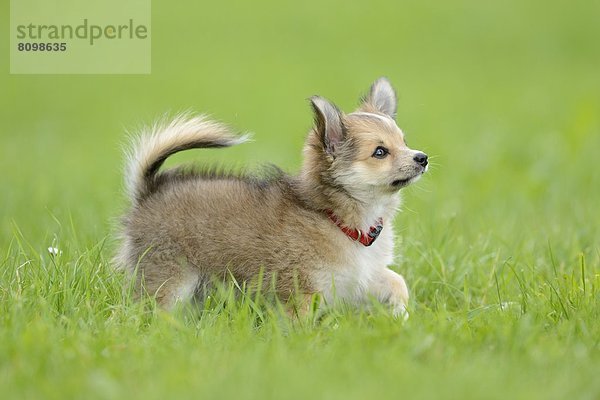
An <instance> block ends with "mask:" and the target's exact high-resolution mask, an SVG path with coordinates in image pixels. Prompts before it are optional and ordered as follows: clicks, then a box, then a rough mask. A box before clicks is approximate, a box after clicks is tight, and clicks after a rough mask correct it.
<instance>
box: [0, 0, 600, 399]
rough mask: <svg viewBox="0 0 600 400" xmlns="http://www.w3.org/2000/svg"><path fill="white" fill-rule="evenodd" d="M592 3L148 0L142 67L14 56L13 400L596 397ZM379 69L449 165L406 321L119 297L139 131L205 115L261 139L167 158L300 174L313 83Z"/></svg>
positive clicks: (419, 200)
mask: <svg viewBox="0 0 600 400" xmlns="http://www.w3.org/2000/svg"><path fill="white" fill-rule="evenodd" d="M4 7H5V8H6V5H5V6H4ZM6 11H8V10H6ZM8 14H9V13H8V12H5V13H2V17H1V19H0V25H2V26H3V27H4V28H5V29H3V32H5V34H6V33H7V32H8V29H7V25H8ZM598 15H600V4H599V3H598V2H589V1H574V2H570V3H564V4H563V3H559V2H544V1H529V2H521V1H505V2H501V3H500V2H496V3H491V2H476V1H468V0H463V1H455V2H444V3H439V4H438V3H436V4H429V3H423V2H417V1H413V2H401V3H400V2H384V1H375V2H371V3H369V4H368V5H367V4H361V5H359V4H355V5H352V4H348V2H339V3H337V4H333V3H331V4H324V3H323V2H316V1H307V2H298V4H294V5H293V6H292V5H284V4H283V3H281V4H280V3H277V2H272V3H270V4H264V5H261V6H258V5H256V4H254V3H249V2H246V3H240V4H229V3H227V4H225V3H223V4H216V3H214V2H213V4H204V5H196V4H195V3H192V2H189V4H185V5H184V4H179V3H177V4H176V3H172V4H161V3H159V2H157V1H155V2H154V4H153V21H152V34H153V53H152V54H153V65H152V74H151V75H148V76H18V75H8V62H4V63H2V65H1V66H0V68H1V72H2V74H1V75H0V88H1V90H2V94H3V95H2V96H0V167H1V169H2V171H3V172H2V174H1V175H0V188H2V194H1V195H0V210H1V211H0V388H1V389H0V397H2V398H15V399H17V398H18V399H21V398H49V399H50V398H57V399H58V398H60V399H64V398H156V399H159V398H167V397H168V396H171V397H173V398H179V397H181V398H283V397H286V398H299V399H300V398H302V399H304V398H312V397H323V398H357V399H359V398H375V399H376V398H383V397H386V398H522V399H531V398H539V399H564V398H577V399H596V398H599V397H600V381H599V380H598V378H597V375H598V373H599V372H600V344H599V341H600V315H599V314H600V301H599V300H600V217H599V215H600V213H599V212H598V204H600V169H599V168H598V166H597V162H596V160H597V155H598V149H600V74H599V73H598V68H599V67H600V48H599V47H598V38H599V37H600V24H598V23H597V19H598ZM7 45H8V40H4V41H2V42H0V50H1V54H5V55H8V48H7ZM380 75H386V76H388V77H389V78H390V79H391V80H392V82H393V83H394V84H395V86H396V87H397V89H398V92H399V97H400V107H399V113H398V121H399V124H400V126H401V127H403V129H404V130H405V131H406V133H407V137H408V141H409V144H410V145H411V147H413V148H418V149H422V150H424V151H426V152H427V153H428V154H430V155H431V156H433V157H432V161H433V164H434V165H433V167H432V169H431V171H430V173H429V174H428V175H427V176H426V177H425V178H424V179H423V180H422V181H421V182H419V183H418V184H417V185H416V186H414V187H412V188H409V189H407V190H406V191H405V201H404V204H405V206H404V211H403V212H402V213H401V214H400V215H399V216H398V218H397V220H396V230H397V232H398V234H399V239H398V249H399V254H400V256H399V257H398V260H397V262H396V264H395V265H394V269H397V270H398V271H400V272H402V273H403V274H404V276H405V277H406V279H407V281H408V283H409V286H410V288H411V294H412V300H411V305H410V310H411V317H410V319H409V320H408V321H407V322H405V323H402V322H400V321H396V320H394V319H392V318H390V317H389V316H388V315H387V313H386V312H385V310H375V311H374V312H372V313H365V312H362V313H357V312H351V311H348V310H337V311H335V312H332V313H329V314H327V315H326V316H324V317H323V318H322V319H320V320H317V321H315V320H311V319H309V320H303V321H301V323H300V322H298V323H292V322H290V321H287V320H285V319H284V318H282V317H281V316H280V315H279V314H278V313H277V310H276V309H275V308H274V307H272V306H268V305H264V304H258V305H257V304H256V302H255V301H253V300H252V299H251V298H242V299H240V300H238V301H234V302H232V301H227V295H226V294H221V295H220V296H216V297H215V298H214V299H213V302H211V303H210V304H209V305H208V306H207V307H206V309H204V310H201V311H200V312H191V311H182V312H180V313H175V314H166V313H163V312H160V311H158V310H156V309H155V308H154V306H153V305H152V302H148V303H144V304H137V303H135V302H132V301H131V300H130V299H129V298H128V296H127V294H126V292H124V291H123V287H124V285H125V283H124V280H123V278H122V277H121V276H120V275H118V274H115V273H114V272H113V270H112V269H111V266H110V258H111V256H112V252H113V251H114V248H115V243H114V240H113V236H112V234H113V232H114V225H115V221H116V220H117V218H118V216H119V215H120V214H121V212H122V211H123V210H124V208H125V207H126V201H125V199H124V196H123V195H122V183H121V179H122V176H121V169H122V168H121V167H122V158H121V157H122V156H121V150H120V147H121V144H122V143H123V142H124V138H125V134H124V131H125V129H132V128H135V127H136V126H138V125H140V124H142V123H146V122H149V121H151V120H152V119H154V118H155V117H157V116H159V115H162V114H163V113H164V112H166V111H171V112H174V111H179V110H184V109H190V108H191V109H194V110H198V111H202V112H210V113H211V114H213V115H214V116H215V117H216V118H218V119H221V120H223V121H226V122H228V123H230V124H232V125H233V126H235V127H236V128H239V129H240V130H250V131H254V132H255V139H256V140H255V141H254V142H253V143H250V144H247V145H244V146H240V147H239V148H235V149H229V150H219V151H194V152H190V154H184V155H179V156H177V157H174V160H172V161H171V162H170V164H171V165H172V164H174V163H178V162H183V161H190V160H193V159H201V160H204V161H206V160H208V161H215V160H219V161H220V162H223V163H225V164H228V165H245V164H250V165H258V164H260V163H263V162H273V163H275V164H278V165H280V166H282V167H284V168H285V169H286V170H288V171H290V172H294V171H297V170H298V167H299V164H300V148H301V145H302V141H303V138H304V134H305V133H306V131H307V130H308V128H309V127H310V124H311V118H312V117H311V115H310V110H309V107H308V104H307V101H306V98H308V97H309V96H310V95H313V94H317V93H318V94H321V95H324V96H326V97H329V98H330V99H332V100H333V101H335V102H337V103H338V104H339V105H340V106H341V107H342V108H344V109H346V110H350V109H351V108H352V107H354V106H355V105H356V104H357V98H358V95H359V94H360V93H361V92H362V91H364V90H366V88H367V87H368V85H369V84H370V82H371V81H373V80H374V79H375V78H377V77H378V76H380ZM49 246H55V247H57V248H59V249H60V250H61V251H62V253H61V254H60V255H57V256H55V257H52V256H51V255H50V254H48V251H47V248H48V247H49ZM124 293H125V294H124Z"/></svg>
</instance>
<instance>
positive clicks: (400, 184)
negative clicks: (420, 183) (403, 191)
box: [392, 178, 413, 189]
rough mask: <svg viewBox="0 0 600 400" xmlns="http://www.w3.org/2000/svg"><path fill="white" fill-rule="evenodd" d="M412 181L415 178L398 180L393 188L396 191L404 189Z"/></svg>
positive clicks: (393, 183)
mask: <svg viewBox="0 0 600 400" xmlns="http://www.w3.org/2000/svg"><path fill="white" fill-rule="evenodd" d="M412 179H413V178H406V179H396V180H395V181H394V182H392V187H394V188H395V189H400V188H403V187H404V186H406V185H408V184H409V183H410V181H411V180H412Z"/></svg>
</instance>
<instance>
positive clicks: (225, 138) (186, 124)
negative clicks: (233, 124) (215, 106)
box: [125, 115, 249, 204]
mask: <svg viewBox="0 0 600 400" xmlns="http://www.w3.org/2000/svg"><path fill="white" fill-rule="evenodd" d="M248 139H249V135H243V136H238V135H235V134H234V133H232V132H231V131H230V130H229V128H228V127H227V126H225V125H223V124H221V123H218V122H214V121H210V120H208V119H207V118H206V116H202V115H200V116H189V115H180V116H178V117H176V118H175V119H173V120H172V121H170V122H159V123H157V124H155V125H154V126H153V127H152V128H151V129H150V132H149V133H143V134H142V135H140V136H138V137H137V138H136V139H134V140H133V145H132V146H131V150H130V151H129V153H128V157H127V166H126V171H125V184H126V188H127V193H128V195H129V198H130V199H131V201H132V202H133V203H134V204H135V203H139V202H141V201H142V200H144V198H146V197H147V196H148V195H149V194H151V192H152V187H153V182H154V178H155V176H156V173H157V172H158V169H159V168H160V166H161V165H162V164H163V163H164V162H165V160H166V159H167V158H168V157H169V156H171V155H173V154H175V153H178V152H180V151H183V150H188V149H194V148H218V147H229V146H233V145H236V144H240V143H243V142H245V141H247V140H248Z"/></svg>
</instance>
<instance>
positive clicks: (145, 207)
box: [116, 78, 427, 315]
mask: <svg viewBox="0 0 600 400" xmlns="http://www.w3.org/2000/svg"><path fill="white" fill-rule="evenodd" d="M310 102H311V105H312V109H313V112H314V121H315V122H314V127H313V128H312V130H311V131H310V132H309V134H308V137H307V138H306V143H305V146H304V162H303V165H302V169H301V171H300V173H299V174H298V175H297V176H289V175H286V174H285V173H283V172H281V171H280V170H276V171H274V172H272V173H271V174H270V175H269V176H268V177H266V178H257V177H253V176H249V175H244V174H232V173H226V172H220V171H218V170H216V169H208V170H206V169H205V170H192V169H189V168H188V169H184V168H174V169H170V170H166V171H159V169H160V167H161V165H162V164H163V162H164V161H165V160H166V159H167V157H169V156H171V155H172V154H175V153H177V152H179V151H183V150H187V149H192V148H217V147H228V146H233V145H236V144H239V143H243V142H244V141H246V140H247V136H237V135H235V134H233V133H231V132H230V130H229V129H228V128H227V127H226V126H224V125H222V124H220V123H217V122H212V121H209V120H208V119H206V118H205V117H202V116H199V117H187V116H180V117H179V118H176V119H175V120H173V121H172V122H170V123H167V124H162V125H159V126H155V127H154V128H153V129H152V130H151V132H149V133H147V134H143V135H142V136H141V137H139V139H138V140H137V142H136V143H135V145H134V146H133V149H132V151H131V153H130V155H129V159H128V164H127V170H126V184H127V188H128V194H129V197H130V199H131V203H132V206H131V209H130V211H129V212H128V213H127V214H126V215H125V217H124V218H123V225H122V232H121V233H122V241H121V246H120V250H119V252H118V255H117V257H116V263H117V265H118V266H119V267H120V268H122V269H124V270H126V271H128V272H129V273H130V275H131V276H132V277H133V279H134V280H135V287H136V290H137V291H139V292H140V293H141V292H142V291H145V292H147V293H149V294H151V295H153V296H155V297H156V299H157V302H158V304H159V305H161V306H163V307H165V308H172V307H173V306H174V305H175V304H176V303H177V302H179V301H186V300H189V299H192V298H194V297H196V298H199V299H201V298H202V297H203V296H204V295H205V289H207V287H209V286H210V283H211V282H214V280H213V279H214V278H215V277H216V278H218V279H227V278H228V277H233V278H234V279H235V280H236V281H238V282H257V279H258V277H259V276H260V279H261V282H269V283H270V285H271V286H272V288H274V289H275V291H276V293H277V295H278V296H279V297H280V298H281V299H283V300H286V301H287V300H289V299H290V298H291V296H292V295H294V294H297V293H299V294H300V297H303V296H306V297H309V296H311V295H313V294H319V296H320V297H321V298H322V299H323V300H324V301H325V303H326V304H331V303H333V302H334V300H336V299H339V300H343V301H344V302H346V303H350V304H354V305H357V306H358V305H361V304H367V303H368V300H369V298H376V299H378V300H379V301H381V302H383V303H385V304H387V305H389V307H390V308H391V310H392V312H393V313H394V314H395V315H402V314H404V312H405V309H406V305H407V302H408V288H407V286H406V282H405V281H404V279H403V278H402V276H401V275H399V274H397V273H396V272H394V271H392V270H390V269H389V268H388V266H389V265H390V264H391V263H392V261H393V258H394V232H393V227H392V222H393V218H394V215H395V214H396V211H397V209H398V207H399V203H400V193H399V191H400V189H402V188H403V187H406V186H407V185H409V184H410V183H412V182H414V181H416V180H417V179H419V177H420V176H421V175H422V174H423V173H424V172H425V171H427V155H425V154H424V153H423V152H420V151H417V150H411V149H409V148H408V147H407V145H406V143H405V141H404V134H403V132H402V131H401V130H400V129H399V128H398V126H397V125H396V122H395V120H394V119H395V114H396V106H397V100H396V94H395V92H394V89H393V88H392V86H391V84H390V82H389V81H388V80H387V79H385V78H380V79H379V80H377V81H376V82H375V83H374V84H373V85H372V86H371V88H370V91H369V93H368V94H367V95H366V96H365V97H364V98H363V99H362V102H361V105H360V107H359V108H358V110H357V111H355V112H353V113H350V114H344V113H343V112H342V111H340V110H339V109H338V108H337V107H336V106H335V105H334V104H332V103H330V102H329V101H327V100H326V99H324V98H322V97H318V96H315V97H312V98H311V99H310Z"/></svg>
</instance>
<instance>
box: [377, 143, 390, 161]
mask: <svg viewBox="0 0 600 400" xmlns="http://www.w3.org/2000/svg"><path fill="white" fill-rule="evenodd" d="M388 154H389V151H388V149H386V148H385V147H381V146H377V148H376V149H375V152H373V157H375V158H385V156H387V155H388Z"/></svg>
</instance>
